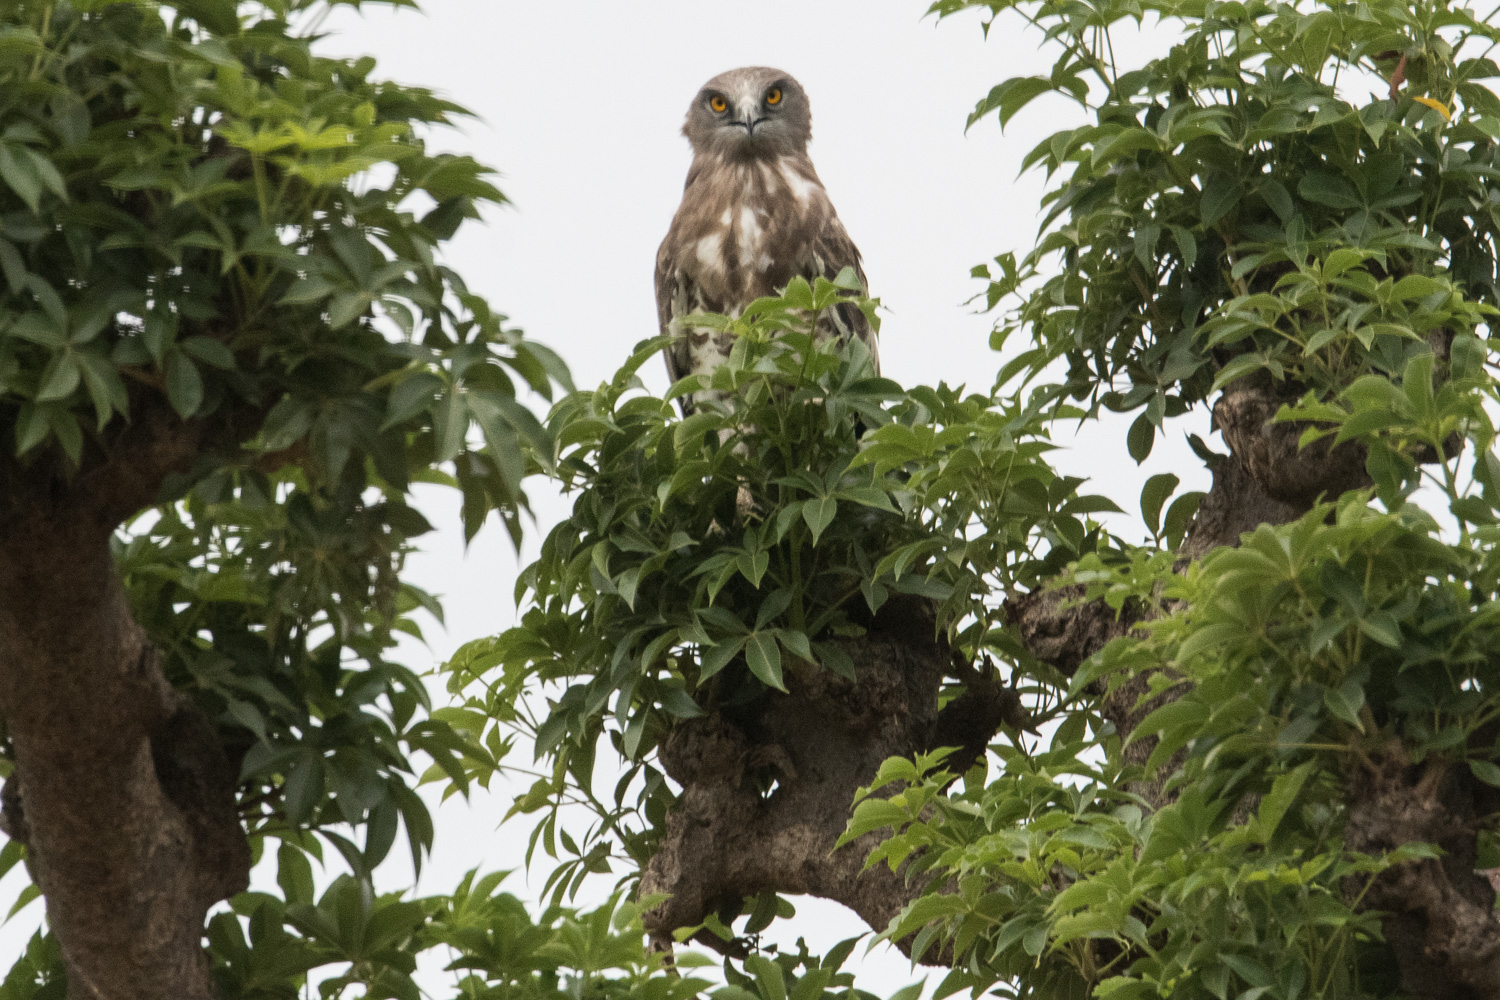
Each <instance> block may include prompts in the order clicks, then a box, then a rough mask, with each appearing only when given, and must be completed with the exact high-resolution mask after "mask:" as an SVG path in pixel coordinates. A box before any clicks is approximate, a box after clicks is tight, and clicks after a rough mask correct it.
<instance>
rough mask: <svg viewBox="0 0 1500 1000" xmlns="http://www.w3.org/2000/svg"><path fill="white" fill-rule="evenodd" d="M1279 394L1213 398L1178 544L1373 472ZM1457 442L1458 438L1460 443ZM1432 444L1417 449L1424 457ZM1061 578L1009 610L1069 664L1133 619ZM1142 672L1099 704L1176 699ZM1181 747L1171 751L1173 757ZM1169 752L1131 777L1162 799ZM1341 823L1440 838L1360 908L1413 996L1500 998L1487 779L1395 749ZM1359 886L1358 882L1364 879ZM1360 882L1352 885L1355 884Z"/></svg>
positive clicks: (1370, 847)
mask: <svg viewBox="0 0 1500 1000" xmlns="http://www.w3.org/2000/svg"><path fill="white" fill-rule="evenodd" d="M1285 401H1286V400H1285V399H1284V398H1283V397H1281V396H1279V395H1278V394H1277V392H1276V390H1275V386H1274V385H1273V384H1272V383H1271V382H1270V380H1269V379H1265V380H1257V379H1253V378H1250V379H1243V380H1241V381H1239V382H1236V383H1234V384H1233V385H1232V386H1231V387H1230V388H1229V389H1228V390H1226V392H1225V393H1224V394H1223V396H1221V397H1220V399H1219V400H1218V402H1217V403H1216V404H1215V406H1214V421H1215V424H1216V425H1217V427H1218V428H1219V430H1220V431H1221V432H1222V435H1223V438H1224V440H1225V442H1226V443H1227V444H1228V445H1229V447H1230V452H1231V454H1230V455H1229V456H1227V457H1224V458H1221V459H1220V460H1219V461H1218V462H1217V463H1215V465H1214V466H1213V470H1212V471H1213V477H1214V478H1213V486H1212V488H1211V489H1210V490H1209V492H1208V495H1207V496H1206V497H1205V498H1204V500H1203V503H1202V504H1201V506H1200V507H1199V509H1198V514H1197V516H1196V518H1195V519H1194V522H1193V526H1192V528H1191V530H1190V531H1189V533H1188V537H1187V539H1186V540H1185V541H1184V543H1183V546H1182V549H1181V554H1182V556H1183V557H1184V558H1185V559H1197V558H1201V557H1202V556H1204V555H1206V554H1207V553H1208V552H1210V551H1212V550H1213V549H1214V548H1217V547H1219V546H1222V545H1236V544H1238V543H1239V539H1240V536H1241V535H1242V534H1244V533H1246V532H1249V531H1253V530H1254V529H1255V528H1256V527H1257V526H1258V525H1260V524H1273V525H1274V524H1283V523H1286V522H1288V521H1291V520H1294V519H1295V518H1297V517H1300V516H1302V515H1303V514H1305V513H1307V511H1308V510H1310V509H1311V508H1312V506H1313V504H1314V503H1316V502H1317V501H1318V500H1319V499H1320V498H1323V499H1335V498H1337V497H1338V496H1339V495H1340V494H1342V493H1343V492H1345V491H1347V490H1351V489H1358V488H1361V487H1366V486H1368V485H1370V480H1369V477H1368V476H1367V474H1366V473H1365V469H1364V459H1365V455H1364V451H1363V449H1360V448H1358V447H1355V446H1352V445H1349V444H1346V445H1343V446H1340V447H1337V448H1329V447H1328V446H1327V439H1324V441H1320V442H1317V443H1315V444H1313V445H1312V446H1310V447H1308V448H1306V449H1303V450H1300V451H1299V450H1298V448H1297V442H1298V439H1299V438H1300V436H1301V433H1302V431H1303V429H1304V428H1303V426H1301V425H1297V424H1276V423H1272V417H1273V416H1274V415H1275V413H1276V411H1277V410H1278V409H1279V408H1280V406H1281V404H1282V402H1285ZM1460 445H1461V442H1459V441H1457V440H1455V441H1453V442H1452V446H1451V447H1452V449H1456V448H1458V447H1459V446H1460ZM1435 458H1436V455H1435V454H1429V455H1419V456H1418V459H1419V460H1421V461H1431V460H1434V459H1435ZM1070 596H1071V598H1072V599H1073V600H1076V597H1077V594H1076V593H1075V594H1072V595H1070V594H1069V592H1068V589H1067V588H1061V589H1059V590H1057V591H1052V592H1050V593H1048V592H1039V593H1034V594H1030V595H1027V596H1026V597H1025V598H1022V599H1020V600H1017V601H1015V602H1012V605H1011V612H1012V620H1013V621H1014V622H1016V623H1017V624H1018V625H1019V626H1020V631H1021V636H1022V639H1023V641H1024V642H1026V644H1027V648H1028V649H1030V650H1031V651H1032V653H1033V654H1034V655H1036V656H1037V657H1038V658H1039V659H1042V660H1044V661H1046V662H1048V663H1051V664H1053V665H1055V666H1056V667H1058V669H1060V670H1062V671H1064V672H1066V673H1071V672H1073V671H1074V670H1076V669H1077V668H1078V666H1079V665H1080V664H1082V663H1083V661H1084V660H1086V659H1088V658H1089V657H1090V656H1092V655H1093V654H1094V653H1096V652H1098V651H1099V650H1100V649H1101V648H1103V646H1104V644H1105V643H1107V642H1108V641H1109V640H1111V639H1113V638H1115V637H1116V636H1118V635H1123V634H1124V633H1125V632H1126V631H1127V630H1128V629H1129V628H1130V626H1131V625H1133V624H1135V622H1136V621H1138V620H1139V619H1138V618H1131V617H1130V616H1128V615H1127V616H1122V617H1121V618H1120V619H1119V620H1116V618H1115V616H1114V613H1113V612H1112V611H1110V610H1109V609H1108V608H1106V607H1104V606H1103V605H1102V603H1100V604H1098V605H1096V606H1089V605H1078V604H1071V605H1070V604H1069V598H1070ZM1147 690H1148V687H1147V678H1146V677H1137V678H1134V679H1132V680H1131V681H1130V682H1128V683H1126V684H1123V685H1121V686H1119V687H1118V688H1116V689H1115V690H1114V691H1111V692H1110V693H1109V694H1108V696H1107V697H1106V698H1105V700H1104V704H1103V705H1102V706H1101V712H1102V714H1103V715H1104V716H1105V718H1107V719H1109V720H1110V721H1111V722H1113V723H1114V724H1115V726H1116V728H1117V729H1118V730H1119V731H1120V732H1121V733H1129V732H1131V731H1132V730H1133V729H1134V728H1135V726H1136V725H1137V724H1138V723H1139V722H1140V720H1141V719H1143V718H1144V717H1145V716H1146V714H1147V713H1149V712H1151V711H1153V710H1154V709H1156V708H1157V707H1159V706H1160V705H1162V704H1163V703H1165V702H1166V701H1168V700H1170V699H1171V694H1170V692H1168V693H1166V694H1163V695H1161V696H1158V697H1156V698H1154V699H1151V700H1149V701H1146V702H1141V701H1140V699H1141V697H1142V696H1143V695H1144V694H1145V693H1146V691H1147ZM1155 746H1156V741H1155V740H1154V739H1152V738H1146V739H1140V740H1136V741H1134V742H1133V743H1132V744H1131V745H1130V746H1129V747H1127V748H1126V750H1125V756H1126V760H1127V763H1134V764H1144V763H1145V761H1146V760H1147V758H1148V757H1149V756H1150V754H1151V752H1152V750H1153V749H1154V748H1155ZM1180 757H1181V755H1180V754H1179V756H1178V758H1177V759H1179V760H1180ZM1173 770H1174V766H1173V764H1172V763H1171V762H1168V763H1167V764H1166V765H1164V766H1163V767H1162V768H1161V769H1160V771H1159V772H1158V774H1157V775H1156V776H1154V777H1152V778H1149V779H1147V780H1145V781H1143V782H1140V783H1138V784H1137V785H1136V786H1135V787H1134V790H1135V791H1136V792H1137V793H1139V794H1141V795H1142V796H1144V797H1145V798H1146V800H1147V801H1149V802H1154V803H1157V804H1158V805H1160V804H1163V803H1165V802H1166V801H1167V800H1168V794H1167V793H1166V792H1165V790H1164V788H1163V785H1164V783H1165V780H1166V778H1167V777H1168V776H1170V774H1171V772H1172V771H1173ZM1348 788H1349V794H1350V799H1349V817H1348V824H1347V828H1346V837H1347V844H1348V846H1349V848H1350V849H1351V850H1356V851H1363V852H1368V853H1371V854H1377V855H1378V854H1382V853H1385V852H1388V851H1391V850H1394V849H1395V848H1397V847H1399V846H1401V845H1402V844H1407V843H1412V842H1416V841H1420V842H1424V843H1430V844H1436V845H1438V846H1439V847H1441V848H1442V849H1443V850H1444V852H1445V855H1444V857H1443V858H1442V859H1441V860H1432V861H1422V862H1419V863H1410V864H1405V865H1402V866H1400V867H1399V868H1396V869H1394V870H1392V871H1390V872H1387V873H1386V874H1384V875H1382V876H1381V877H1380V878H1379V879H1377V880H1376V881H1375V883H1374V884H1373V885H1372V886H1371V888H1370V891H1369V892H1368V893H1367V894H1366V896H1365V898H1364V900H1363V903H1362V905H1363V907H1364V908H1366V909H1373V910H1380V911H1385V912H1386V913H1387V914H1388V915H1387V916H1385V917H1384V918H1383V926H1384V932H1385V938H1386V941H1387V943H1388V944H1389V946H1390V947H1391V949H1392V951H1393V953H1394V957H1395V960H1396V964H1397V967H1398V970H1399V974H1400V977H1401V986H1402V988H1403V989H1404V990H1406V991H1407V992H1408V993H1409V994H1410V995H1411V996H1412V997H1413V998H1414V1000H1439V998H1442V1000H1500V920H1497V919H1496V917H1495V913H1494V903H1495V891H1496V890H1495V887H1494V886H1492V885H1491V880H1492V876H1491V873H1486V872H1476V871H1475V870H1474V864H1475V857H1476V846H1477V845H1476V834H1477V831H1478V826H1479V822H1480V819H1481V818H1483V817H1484V816H1487V815H1490V814H1493V813H1494V812H1495V811H1496V810H1497V808H1500V803H1497V802H1493V801H1489V800H1488V799H1486V801H1485V802H1483V803H1477V802H1476V801H1475V796H1476V795H1486V796H1490V797H1491V798H1493V796H1491V795H1490V793H1489V792H1488V791H1486V790H1485V788H1486V786H1480V785H1478V784H1477V783H1476V782H1474V781H1472V780H1469V778H1468V775H1467V774H1466V773H1464V774H1460V773H1457V772H1453V771H1449V770H1446V769H1442V768H1440V767H1436V766H1434V767H1430V768H1427V769H1423V768H1418V767H1414V766H1411V765H1409V764H1408V763H1406V762H1405V758H1404V755H1403V754H1402V753H1401V752H1400V748H1399V747H1397V748H1395V749H1394V750H1393V751H1392V752H1391V753H1390V754H1389V755H1387V757H1385V758H1382V759H1381V760H1380V761H1379V762H1377V763H1375V764H1373V765H1371V766H1369V767H1367V768H1366V769H1365V770H1364V771H1361V772H1360V773H1358V774H1351V775H1350V780H1349V783H1348ZM1358 888H1362V886H1360V887H1358ZM1356 891H1357V890H1356Z"/></svg>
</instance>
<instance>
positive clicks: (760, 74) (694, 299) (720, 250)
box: [656, 66, 879, 414]
mask: <svg viewBox="0 0 1500 1000" xmlns="http://www.w3.org/2000/svg"><path fill="white" fill-rule="evenodd" d="M682 132H683V134H684V135H686V136H687V138H688V141H689V142H690V143H691V144H692V147H693V164H692V166H691V167H690V168H689V169H688V175H687V184H686V186H685V188H684V190H683V194H682V204H681V205H679V206H678V208H677V214H676V215H675V216H674V217H673V218H672V228H671V229H670V230H668V231H667V237H666V239H664V240H662V244H661V249H660V250H658V251H657V254H656V306H657V312H658V314H659V316H660V319H661V328H662V332H663V333H665V334H669V335H681V336H679V339H678V340H677V341H676V342H675V343H673V344H672V345H671V346H670V347H668V348H667V350H666V352H665V354H666V359H667V373H668V374H669V375H670V376H671V378H672V381H673V382H674V383H675V382H676V381H677V380H678V379H680V378H685V377H686V376H688V375H701V374H707V373H709V372H711V371H713V369H714V368H715V367H716V366H717V365H719V364H721V363H723V361H724V360H725V359H726V358H728V357H729V349H730V347H731V346H732V344H733V340H734V336H733V334H730V333H722V332H718V331H715V330H711V329H707V328H700V327H691V328H684V326H683V324H682V318H683V317H685V316H687V315H689V314H691V313H695V312H711V313H719V314H722V315H726V316H738V315H739V314H740V313H741V312H742V311H743V310H744V308H745V307H746V306H747V305H749V304H750V303H751V302H752V301H754V300H755V299H757V298H760V297H761V296H764V295H779V294H780V293H781V292H782V290H783V289H785V288H786V285H787V282H789V281H791V280H792V279H793V278H794V277H797V276H798V275H800V276H802V277H803V278H806V279H807V280H809V281H811V280H813V279H814V278H815V277H817V276H819V275H821V276H823V277H826V278H829V279H832V278H834V277H835V276H837V275H838V273H839V272H840V271H842V270H843V269H844V268H846V267H852V268H854V272H855V274H856V275H858V277H859V283H860V286H861V287H865V274H864V270H863V268H861V266H860V258H859V249H858V248H857V247H856V246H855V245H854V241H853V240H851V239H850V238H849V234H848V233H847V232H845V231H844V224H843V223H841V222H840V221H839V218H838V215H837V213H835V212H834V210H833V203H832V202H831V201H829V200H828V192H826V191H825V190H823V182H822V181H820V180H818V172H817V171H816V170H815V169H813V164H812V160H811V159H810V158H809V157H808V155H807V143H808V140H809V139H811V138H812V111H811V109H810V107H809V105H808V100H807V93H806V91H804V90H803V89H802V85H801V84H799V83H798V82H797V81H796V80H795V79H793V78H792V77H791V76H789V75H787V74H786V73H783V72H782V71H781V70H778V69H769V68H767V67H764V66H747V67H744V68H743V69H733V70H730V71H729V72H727V73H721V74H720V75H718V76H716V77H714V78H713V79H712V80H710V81H708V82H707V83H706V84H704V85H703V89H702V90H700V91H699V92H698V96H697V97H695V98H693V103H692V106H691V107H689V108H688V113H687V121H686V122H684V123H683V126H682ZM814 332H815V334H816V336H817V337H818V339H819V340H820V341H821V340H823V339H825V338H828V337H838V338H840V339H843V340H847V339H849V338H851V337H858V338H860V339H861V340H862V341H864V343H865V344H866V346H868V347H869V349H870V356H871V360H872V361H873V362H874V363H875V365H876V367H877V369H878V367H879V358H878V355H877V354H876V345H875V334H874V331H872V330H871V329H870V324H869V322H868V320H867V319H866V318H865V315H864V314H863V313H862V312H860V310H859V309H858V308H857V307H855V306H854V305H852V304H850V303H842V304H840V305H838V306H836V307H835V308H833V309H829V310H826V311H825V312H824V313H823V314H822V315H821V316H820V317H819V319H818V326H817V329H816V330H815V331H814ZM713 395H714V394H713V393H712V392H710V391H707V390H700V391H699V392H698V393H695V394H694V397H693V398H694V400H701V399H704V398H711V397H712V396H713ZM680 402H681V404H682V409H683V413H684V414H686V413H690V412H691V411H692V402H691V401H689V400H688V399H687V398H683V399H681V400H680Z"/></svg>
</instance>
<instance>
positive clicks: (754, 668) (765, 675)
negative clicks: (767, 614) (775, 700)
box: [745, 632, 786, 692]
mask: <svg viewBox="0 0 1500 1000" xmlns="http://www.w3.org/2000/svg"><path fill="white" fill-rule="evenodd" d="M745 663H746V664H747V665H748V666H749V667H750V672H751V673H752V674H754V675H755V676H756V677H758V678H760V681H761V683H762V684H764V685H766V687H770V688H775V689H776V690H778V691H782V692H785V691H786V685H784V684H783V683H782V681H781V646H780V645H779V644H778V643H777V641H776V637H775V636H774V635H772V634H771V633H769V632H753V633H751V634H750V637H749V639H748V640H747V641H746V643H745Z"/></svg>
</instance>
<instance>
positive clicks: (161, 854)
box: [0, 415, 250, 1000]
mask: <svg viewBox="0 0 1500 1000" xmlns="http://www.w3.org/2000/svg"><path fill="white" fill-rule="evenodd" d="M207 436H208V429H207V428H202V427H184V426H182V425H176V426H174V422H173V421H172V420H171V419H170V418H165V417H164V418H162V419H157V420H153V419H152V418H151V417H150V416H149V415H148V416H145V417H143V418H141V419H140V420H139V421H138V422H137V423H136V424H135V425H134V426H133V427H132V428H131V429H129V430H127V431H125V432H124V433H123V434H122V435H121V436H120V437H119V439H117V440H116V441H115V442H114V445H115V450H114V451H112V453H111V455H110V457H109V458H108V459H105V458H103V457H101V456H98V455H95V456H92V461H93V464H91V465H88V466H87V467H86V468H85V469H84V470H83V471H82V472H80V473H76V474H73V475H66V474H64V473H63V472H61V471H60V470H59V469H58V468H57V467H49V466H48V465H46V464H45V463H39V465H38V466H35V467H32V468H21V467H19V466H17V465H16V464H14V463H13V462H9V461H7V462H4V463H0V716H3V717H4V721H5V728H6V734H7V735H8V737H9V739H10V742H11V752H12V756H13V760H14V763H15V771H14V773H13V774H12V776H11V777H10V779H9V780H8V781H7V782H6V785H5V791H4V796H3V816H4V828H5V831H6V832H7V833H8V834H9V835H10V836H12V837H13V838H15V839H17V840H19V841H21V842H22V843H24V844H25V845H26V847H27V859H28V863H29V865H30V868H31V872H32V875H33V877H34V878H35V880H36V883H37V885H38V886H39V887H40V888H41V890H42V892H43V894H44V896H45V898H46V904H47V920H48V923H49V925H50V926H51V928H52V930H53V932H54V933H55V934H56V935H57V939H58V942H59V944H60V945H61V947H62V952H63V956H64V960H65V962H66V966H67V973H68V995H69V997H70V998H77V1000H82V998H91V1000H92V998H108V1000H148V998H149V1000H156V998H161V997H172V998H174V1000H199V998H201V1000H209V998H210V997H211V996H212V991H211V988H210V977H209V970H208V967H207V961H206V959H205V957H204V953H203V949H202V938H203V925H204V919H205V916H206V914H207V911H208V909H209V907H210V906H212V905H213V904H214V903H215V902H217V901H218V900H221V899H224V898H227V897H228V896H230V895H233V894H234V893H236V892H239V891H241V890H243V889H244V888H245V887H246V886H247V884H248V880H249V866H250V852H249V847H248V845H247V843H246V840H245V835H244V831H243V829H242V828H241V826H240V823H239V820H238V816H237V815H236V812H235V783H236V778H237V774H236V771H235V768H234V767H233V766H232V765H231V764H230V762H229V761H228V760H227V759H226V758H225V755H224V752H223V750H222V748H221V747H220V745H219V742H218V740H217V737H216V735H215V733H214V731H213V728H212V726H211V725H210V723H209V721H208V720H207V719H206V718H204V717H203V716H202V715H201V714H200V713H199V712H198V711H197V710H196V709H195V708H194V707H193V706H192V705H191V704H190V703H189V702H187V701H186V700H185V699H184V698H183V697H182V696H181V695H179V694H178V693H177V692H176V691H174V690H173V688H172V687H171V685H170V684H169V683H168V682H167V680H166V678H165V676H164V675H163V674H162V671H161V668H160V665H159V662H158V657H157V655H156V651H155V650H154V649H153V648H152V646H151V645H150V643H149V642H148V641H147V638H146V636H145V634H144V633H143V632H142V630H141V628H140V627H139V626H138V625H137V624H136V623H135V621H134V620H133V619H132V617H131V614H130V608H129V606H128V602H127V599H126V594H125V590H124V587H123V585H122V583H121V581H120V579H119V575H118V573H117V571H116V569H115V566H114V561H113V558H112V556H111V552H110V547H109V546H110V537H111V534H112V532H113V530H114V528H115V527H116V525H118V524H119V523H120V522H121V521H122V520H123V519H124V518H126V517H128V516H129V515H130V514H132V513H134V512H135V511H136V510H138V509H140V508H141V507H143V506H145V505H147V504H149V503H150V502H151V501H152V500H153V499H154V498H155V495H156V492H157V490H158V489H159V487H160V485H161V482H162V480H163V478H164V477H166V476H167V475H169V474H171V473H173V472H180V471H182V470H183V469H184V468H186V467H187V466H188V465H189V464H190V463H191V461H192V460H193V459H194V458H195V457H196V456H197V455H199V454H201V449H202V448H203V446H204V444H205V440H206V438H207Z"/></svg>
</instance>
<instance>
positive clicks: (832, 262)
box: [808, 207, 880, 374]
mask: <svg viewBox="0 0 1500 1000" xmlns="http://www.w3.org/2000/svg"><path fill="white" fill-rule="evenodd" d="M812 265H813V271H812V274H809V275H808V277H809V278H812V277H816V276H818V275H822V276H823V277H825V278H827V279H828V280H829V281H832V280H833V279H834V278H836V277H838V275H839V272H840V271H842V270H843V269H844V268H846V267H852V268H854V274H855V277H857V278H858V279H859V287H860V289H861V290H862V291H863V292H864V294H866V295H868V294H869V293H870V285H869V282H867V281H866V280H865V269H864V266H863V264H862V262H861V258H860V254H859V247H857V246H855V245H854V241H853V240H852V239H850V238H849V233H848V231H847V230H845V229H844V224H843V223H842V222H840V221H839V218H838V216H837V215H835V214H833V212H832V210H831V207H830V211H829V213H828V216H827V218H825V219H824V220H823V224H822V225H821V226H820V227H818V230H817V232H816V233H815V234H814V236H813V240H812ZM818 327H819V329H818V333H820V334H824V335H829V336H836V337H838V338H839V339H840V340H844V341H847V340H850V339H853V338H855V337H858V338H859V339H860V340H861V341H863V342H864V345H865V347H867V348H869V350H870V361H871V363H872V364H873V365H874V366H875V372H876V374H879V373H880V348H879V345H878V344H877V343H876V338H875V331H874V329H872V328H871V326H870V321H869V319H868V318H867V317H866V316H865V314H864V313H863V312H862V311H861V310H860V308H859V307H858V306H856V305H854V304H853V303H852V302H841V303H839V304H838V305H836V306H834V307H833V308H832V309H830V310H829V311H828V312H827V313H825V314H824V315H823V316H822V317H820V318H819V320H818Z"/></svg>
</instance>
